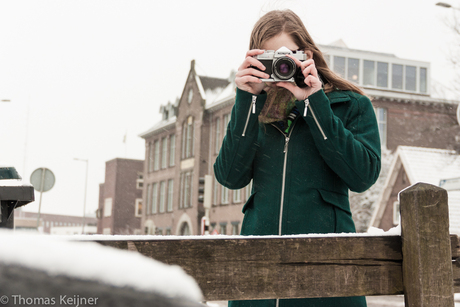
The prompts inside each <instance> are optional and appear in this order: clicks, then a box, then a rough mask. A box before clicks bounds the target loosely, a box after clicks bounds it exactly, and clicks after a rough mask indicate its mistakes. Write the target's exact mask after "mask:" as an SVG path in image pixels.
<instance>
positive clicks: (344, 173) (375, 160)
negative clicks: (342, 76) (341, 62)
mask: <svg viewBox="0 0 460 307" xmlns="http://www.w3.org/2000/svg"><path fill="white" fill-rule="evenodd" d="M350 96H351V101H349V103H350V110H349V111H348V112H349V113H348V116H347V120H346V123H343V122H342V121H341V120H340V119H339V118H338V117H337V116H335V115H334V113H333V111H332V108H331V103H330V101H329V99H328V97H327V96H326V94H325V93H324V91H323V90H320V91H318V92H316V93H314V94H312V95H311V96H309V97H308V99H309V106H308V108H307V109H308V110H307V116H305V117H304V120H305V121H306V123H307V124H308V126H309V127H310V129H311V132H312V135H313V138H314V141H315V145H316V147H317V148H318V150H319V152H320V154H321V156H322V158H323V159H324V160H325V162H326V164H327V165H328V166H329V167H330V168H331V169H332V170H333V171H334V172H335V173H336V174H337V175H338V176H339V177H340V178H341V179H342V180H343V181H344V182H345V184H346V185H347V186H348V188H349V189H350V190H352V191H355V192H364V191H365V190H367V189H368V188H370V187H371V186H372V185H373V184H374V183H375V181H376V180H377V178H378V176H379V173H380V165H381V161H380V137H379V131H378V125H377V120H376V117H375V112H374V109H373V107H372V103H371V101H370V100H369V98H367V97H366V96H362V95H359V94H355V93H352V94H351V95H350ZM296 105H297V107H298V108H299V110H300V111H301V114H305V112H304V111H305V103H304V102H303V101H297V102H296Z"/></svg>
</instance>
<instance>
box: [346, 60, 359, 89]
mask: <svg viewBox="0 0 460 307" xmlns="http://www.w3.org/2000/svg"><path fill="white" fill-rule="evenodd" d="M347 79H348V80H350V81H352V82H354V83H359V59H352V58H349V59H348V72H347Z"/></svg>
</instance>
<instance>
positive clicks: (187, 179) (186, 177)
mask: <svg viewBox="0 0 460 307" xmlns="http://www.w3.org/2000/svg"><path fill="white" fill-rule="evenodd" d="M192 176H193V173H192V172H185V173H182V174H181V191H180V202H179V206H180V207H179V208H188V207H191V206H192V198H191V193H192Z"/></svg>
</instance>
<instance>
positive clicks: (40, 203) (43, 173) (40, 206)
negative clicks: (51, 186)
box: [37, 167, 46, 231]
mask: <svg viewBox="0 0 460 307" xmlns="http://www.w3.org/2000/svg"><path fill="white" fill-rule="evenodd" d="M45 171H46V168H44V167H43V168H42V180H41V181H40V202H39V203H38V216H37V231H38V227H39V226H40V211H41V208H42V195H43V190H44V186H45Z"/></svg>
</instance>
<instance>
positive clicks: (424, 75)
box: [420, 67, 427, 93]
mask: <svg viewBox="0 0 460 307" xmlns="http://www.w3.org/2000/svg"><path fill="white" fill-rule="evenodd" d="M426 81H427V73H426V68H424V67H420V92H422V93H426V92H427V82H426Z"/></svg>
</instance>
